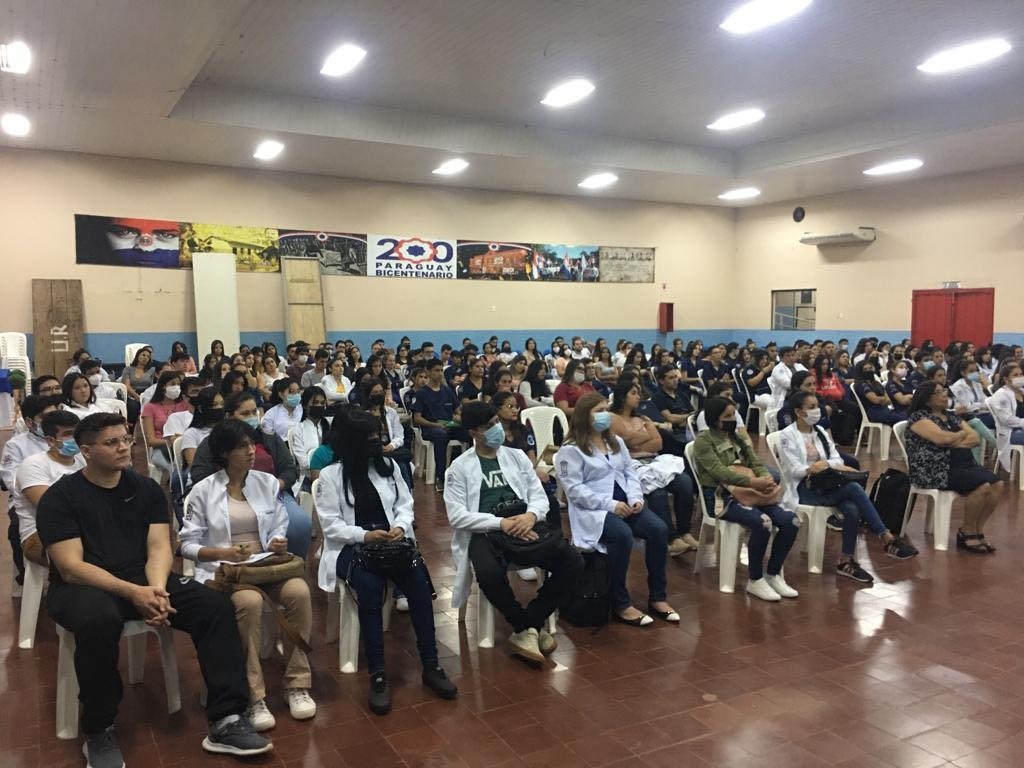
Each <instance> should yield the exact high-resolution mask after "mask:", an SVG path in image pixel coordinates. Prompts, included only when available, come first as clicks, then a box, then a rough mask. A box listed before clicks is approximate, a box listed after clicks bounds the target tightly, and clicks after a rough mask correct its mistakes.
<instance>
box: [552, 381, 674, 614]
mask: <svg viewBox="0 0 1024 768" xmlns="http://www.w3.org/2000/svg"><path fill="white" fill-rule="evenodd" d="M611 427H612V414H611V412H610V411H609V410H608V404H607V403H606V402H605V400H604V398H603V397H601V396H600V395H599V394H597V393H596V392H590V393H588V394H586V395H584V396H583V397H581V398H580V399H579V402H578V403H577V406H576V410H575V411H574V412H573V415H572V419H571V420H570V423H569V435H568V436H567V438H566V441H565V443H564V444H563V445H562V447H561V448H560V449H559V450H558V453H557V454H556V455H555V466H556V467H557V468H558V480H559V482H560V483H561V485H562V488H563V489H564V490H565V495H566V498H567V499H568V501H569V521H570V528H571V529H572V540H573V544H575V545H576V546H577V547H580V548H581V549H592V550H595V551H597V552H606V553H607V555H608V565H609V570H610V571H611V593H612V611H613V612H614V616H615V618H616V619H617V620H618V621H621V622H623V623H624V624H629V625H631V626H635V627H645V626H648V625H650V624H652V623H653V622H654V619H653V618H651V614H653V615H654V616H657V617H658V618H659V619H661V620H662V621H667V622H670V623H678V622H679V620H680V619H679V614H678V613H677V612H676V610H675V609H674V608H673V607H672V606H671V605H669V604H668V602H666V597H667V594H666V593H667V581H666V574H665V568H666V562H667V560H668V539H669V527H668V525H667V524H666V523H665V521H664V520H663V519H662V518H660V517H659V516H658V515H657V514H655V513H654V512H653V511H652V510H651V509H650V508H649V507H648V506H647V505H646V504H645V503H644V496H643V490H642V489H641V487H640V481H639V480H638V479H637V475H636V471H635V470H634V469H633V461H632V459H631V458H630V455H629V450H628V449H627V448H626V443H625V442H624V441H623V440H622V438H621V437H618V436H617V435H615V434H614V433H613V432H612V429H611ZM634 538H640V539H643V540H644V542H645V543H644V562H645V564H646V566H647V612H645V611H642V610H640V609H639V608H637V607H636V606H634V605H633V601H632V599H631V598H630V594H629V589H628V588H627V587H626V577H627V575H628V572H629V558H630V554H631V553H632V551H633V542H634Z"/></svg>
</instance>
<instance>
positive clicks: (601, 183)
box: [577, 172, 619, 189]
mask: <svg viewBox="0 0 1024 768" xmlns="http://www.w3.org/2000/svg"><path fill="white" fill-rule="evenodd" d="M618 180H619V177H618V176H616V175H615V174H614V173H607V172H606V173H595V174H594V175H592V176H587V178H585V179H584V180H583V181H581V182H580V183H579V184H578V185H577V186H579V187H581V188H583V189H601V188H603V187H609V186H611V185H612V184H614V183H615V182H616V181H618Z"/></svg>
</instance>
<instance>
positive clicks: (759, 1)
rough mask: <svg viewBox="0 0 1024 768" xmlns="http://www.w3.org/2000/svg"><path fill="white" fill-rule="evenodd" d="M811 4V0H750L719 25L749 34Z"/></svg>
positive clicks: (737, 32)
mask: <svg viewBox="0 0 1024 768" xmlns="http://www.w3.org/2000/svg"><path fill="white" fill-rule="evenodd" d="M810 4H811V0H750V2H748V3H744V4H743V5H741V6H740V7H739V8H737V9H736V10H735V11H733V12H732V13H730V14H729V15H728V17H726V19H725V21H723V22H722V23H721V24H720V25H719V27H720V28H721V29H724V30H725V31H726V32H732V33H733V34H736V35H747V34H750V33H751V32H757V31H759V30H762V29H765V28H766V27H770V26H772V25H773V24H778V23H779V22H782V21H785V20H786V19H789V18H791V17H793V16H796V15H797V14H798V13H800V12H802V11H804V10H806V9H807V6H809V5H810Z"/></svg>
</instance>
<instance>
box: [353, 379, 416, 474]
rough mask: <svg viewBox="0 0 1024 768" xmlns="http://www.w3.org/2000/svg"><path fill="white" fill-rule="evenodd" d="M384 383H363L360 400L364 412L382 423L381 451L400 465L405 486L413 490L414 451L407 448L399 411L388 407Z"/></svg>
mask: <svg viewBox="0 0 1024 768" xmlns="http://www.w3.org/2000/svg"><path fill="white" fill-rule="evenodd" d="M386 397H387V395H386V390H385V389H384V383H383V382H382V381H381V380H380V379H377V378H369V379H367V380H366V381H364V382H363V383H362V397H361V398H360V399H359V400H360V403H361V405H362V408H363V410H365V411H366V412H367V413H369V414H370V415H371V416H373V417H374V418H375V419H377V421H379V422H380V426H379V428H378V430H377V431H378V433H379V434H380V440H381V445H383V448H382V449H381V450H382V451H383V453H384V455H385V456H387V457H388V458H389V459H391V460H392V461H394V462H395V464H397V465H398V469H399V471H400V472H401V473H402V479H403V480H404V481H405V484H406V485H408V486H409V489H410V490H411V489H412V451H410V450H409V449H408V448H406V447H405V428H404V427H403V426H402V420H401V419H400V418H399V417H398V411H396V410H395V409H394V408H392V407H391V406H390V405H387V404H386V402H385V399H386Z"/></svg>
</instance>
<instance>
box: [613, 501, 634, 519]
mask: <svg viewBox="0 0 1024 768" xmlns="http://www.w3.org/2000/svg"><path fill="white" fill-rule="evenodd" d="M631 514H633V511H632V509H630V506H629V504H627V503H626V502H624V501H619V502H616V504H615V515H616V516H617V517H629V516H630V515H631Z"/></svg>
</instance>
